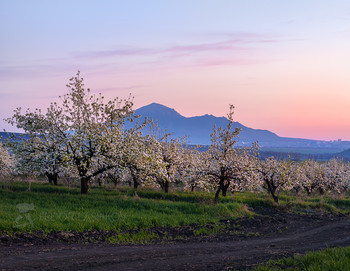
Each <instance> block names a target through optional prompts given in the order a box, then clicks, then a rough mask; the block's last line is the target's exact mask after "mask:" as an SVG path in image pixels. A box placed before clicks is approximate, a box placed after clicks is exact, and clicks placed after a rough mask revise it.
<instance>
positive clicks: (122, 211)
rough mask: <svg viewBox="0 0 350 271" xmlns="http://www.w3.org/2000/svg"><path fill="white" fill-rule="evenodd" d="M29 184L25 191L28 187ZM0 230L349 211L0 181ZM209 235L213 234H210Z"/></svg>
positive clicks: (304, 201)
mask: <svg viewBox="0 0 350 271" xmlns="http://www.w3.org/2000/svg"><path fill="white" fill-rule="evenodd" d="M29 187H30V191H28V190H29ZM0 198H1V201H0V233H1V232H9V233H11V232H31V231H43V232H51V231H72V230H75V231H79V232H81V231H85V230H95V229H96V230H116V231H119V232H121V231H127V230H133V229H149V228H152V227H158V226H164V227H177V226H183V225H190V224H197V225H198V224H199V225H205V224H207V223H219V221H220V220H223V219H232V218H237V217H243V216H249V215H252V212H250V211H248V208H247V207H253V208H256V207H262V208H265V207H269V208H282V209H285V210H288V211H294V212H299V213H313V212H319V211H322V212H332V213H344V214H349V211H350V199H349V197H345V198H343V199H333V198H331V197H319V196H315V197H311V198H306V197H305V198H300V197H296V196H295V195H293V194H292V193H290V194H283V195H281V196H280V205H279V206H278V207H277V206H276V205H275V204H274V203H273V201H272V200H271V199H270V197H269V196H268V195H266V194H265V193H249V192H245V193H235V194H234V196H233V197H232V196H228V197H225V198H222V197H221V198H220V201H219V203H217V204H214V203H213V194H212V193H205V192H192V193H190V192H175V193H169V194H165V193H163V192H160V191H155V190H147V189H140V190H138V191H137V194H136V195H135V191H134V190H132V189H130V188H128V187H122V188H118V189H104V188H102V189H101V188H94V189H91V190H90V194H89V195H80V190H79V188H67V187H63V186H51V185H49V184H42V183H31V184H30V186H29V184H28V183H23V182H16V183H0ZM213 234H214V233H213Z"/></svg>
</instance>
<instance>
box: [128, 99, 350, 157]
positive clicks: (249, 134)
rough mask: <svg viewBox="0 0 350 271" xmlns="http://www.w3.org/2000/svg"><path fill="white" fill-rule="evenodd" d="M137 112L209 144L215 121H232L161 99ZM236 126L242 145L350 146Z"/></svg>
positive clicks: (194, 141) (176, 132)
mask: <svg viewBox="0 0 350 271" xmlns="http://www.w3.org/2000/svg"><path fill="white" fill-rule="evenodd" d="M135 114H137V115H141V116H143V117H147V118H152V119H153V120H155V121H157V123H158V126H159V127H160V128H161V129H164V130H167V131H168V132H170V133H172V134H173V136H174V137H182V136H187V139H188V142H189V143H190V144H200V145H209V144H210V134H211V133H212V131H213V126H214V124H215V125H216V126H217V127H224V126H226V125H227V123H228V119H227V118H226V117H215V116H213V115H208V114H206V115H202V116H193V117H184V116H182V115H181V114H180V113H178V112H177V111H176V110H175V109H173V108H169V107H167V106H165V105H162V104H159V103H151V104H149V105H145V106H143V107H140V108H138V109H136V110H135ZM233 127H238V128H241V129H242V130H241V133H240V136H239V139H238V145H241V146H246V145H251V144H252V143H253V142H258V144H259V145H260V146H261V147H277V148H280V147H288V148H330V149H337V150H338V149H339V151H343V150H346V149H349V148H350V141H340V142H339V141H337V142H331V141H324V140H313V139H303V138H291V137H280V136H278V135H277V134H276V133H274V132H271V131H269V130H265V129H254V128H250V127H247V126H245V125H243V124H241V123H240V122H234V123H233Z"/></svg>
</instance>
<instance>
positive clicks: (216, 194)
mask: <svg viewBox="0 0 350 271" xmlns="http://www.w3.org/2000/svg"><path fill="white" fill-rule="evenodd" d="M220 192H221V185H219V187H218V189H217V190H216V192H215V198H214V201H215V202H218V200H219V195H220Z"/></svg>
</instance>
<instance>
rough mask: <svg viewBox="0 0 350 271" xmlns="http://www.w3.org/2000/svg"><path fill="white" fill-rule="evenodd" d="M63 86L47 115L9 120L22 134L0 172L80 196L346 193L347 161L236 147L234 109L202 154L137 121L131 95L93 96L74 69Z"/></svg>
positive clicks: (4, 155) (12, 141)
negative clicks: (119, 192) (42, 179)
mask: <svg viewBox="0 0 350 271" xmlns="http://www.w3.org/2000/svg"><path fill="white" fill-rule="evenodd" d="M67 87H68V90H69V91H68V93H67V94H66V95H64V96H63V97H61V100H62V102H61V103H60V104H58V103H51V104H50V105H49V107H48V108H47V111H46V112H45V113H42V111H41V110H39V109H36V110H34V111H31V110H29V109H28V110H26V111H25V112H24V113H23V112H22V110H21V108H17V109H16V110H15V112H14V115H13V116H12V117H10V118H8V119H7V121H8V122H9V123H10V124H12V125H14V126H16V127H17V128H19V129H21V130H23V131H24V133H23V135H22V136H21V135H18V134H17V135H13V136H12V138H8V139H7V140H5V141H4V146H1V145H0V151H1V153H0V174H2V175H15V174H20V175H32V176H42V175H45V176H46V177H47V179H48V181H49V182H50V183H52V184H57V183H58V181H59V180H62V181H63V182H65V183H67V184H70V183H71V182H72V181H74V180H79V182H80V187H81V193H82V194H87V193H88V190H89V185H90V184H91V183H94V182H97V183H102V182H112V183H114V184H115V185H118V184H119V183H123V182H129V183H130V184H131V185H133V187H134V188H135V189H137V188H138V187H139V186H151V187H160V188H161V189H162V190H163V191H165V192H168V191H169V188H170V185H171V184H172V183H178V184H181V185H182V186H183V188H184V189H187V190H194V189H204V190H209V191H214V192H215V199H216V200H217V199H218V197H219V195H220V194H221V195H223V196H226V194H227V192H228V191H231V192H232V193H234V192H235V191H246V190H249V191H261V190H266V191H268V193H269V194H270V195H271V196H272V197H273V199H274V201H275V202H278V195H279V193H280V191H283V190H294V191H295V192H296V193H300V192H301V191H305V192H306V193H307V194H311V193H312V192H314V191H318V192H320V193H327V192H332V193H334V192H336V193H339V194H340V193H345V192H347V191H348V190H349V186H350V185H349V176H350V174H349V171H350V166H349V163H348V162H345V161H342V160H337V159H334V160H331V161H328V162H325V163H319V162H316V161H314V160H305V161H303V162H296V161H292V160H291V159H287V160H285V159H276V157H266V159H260V157H259V151H258V150H259V148H258V146H257V145H256V144H253V145H252V146H250V147H237V146H236V143H237V139H238V136H239V133H240V129H238V128H235V129H233V113H234V107H233V106H232V105H231V106H230V108H229V113H228V115H227V117H228V120H229V123H228V124H227V126H226V127H218V128H217V127H214V128H213V132H212V134H211V145H210V146H209V147H208V148H207V149H205V150H203V149H200V148H197V147H188V146H186V142H185V139H181V138H172V137H171V135H169V134H167V133H162V132H161V131H160V130H159V129H158V128H157V127H156V125H155V124H154V123H153V122H152V121H151V120H147V119H144V120H143V121H140V118H139V117H138V116H135V114H134V111H133V108H132V107H133V103H132V99H131V98H128V99H124V100H121V99H118V98H116V99H114V100H111V101H105V99H104V97H103V96H102V95H101V94H100V95H92V94H90V90H89V89H85V88H84V83H83V78H81V77H80V73H79V72H78V73H77V75H76V76H75V77H73V78H71V79H70V81H69V84H68V85H67ZM130 123H132V125H130Z"/></svg>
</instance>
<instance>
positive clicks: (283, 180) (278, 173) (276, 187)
mask: <svg viewBox="0 0 350 271" xmlns="http://www.w3.org/2000/svg"><path fill="white" fill-rule="evenodd" d="M290 167H291V162H290V161H283V160H276V159H275V158H274V157H268V158H266V159H265V160H261V161H260V166H259V168H258V171H259V173H260V178H261V180H262V182H263V183H264V185H263V187H264V188H265V189H266V190H267V192H268V193H269V194H270V195H271V197H272V198H273V200H274V201H275V202H276V203H278V198H279V193H280V192H281V190H290V189H292V188H293V182H292V180H293V179H292V178H291V174H290V172H291V170H290Z"/></svg>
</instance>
